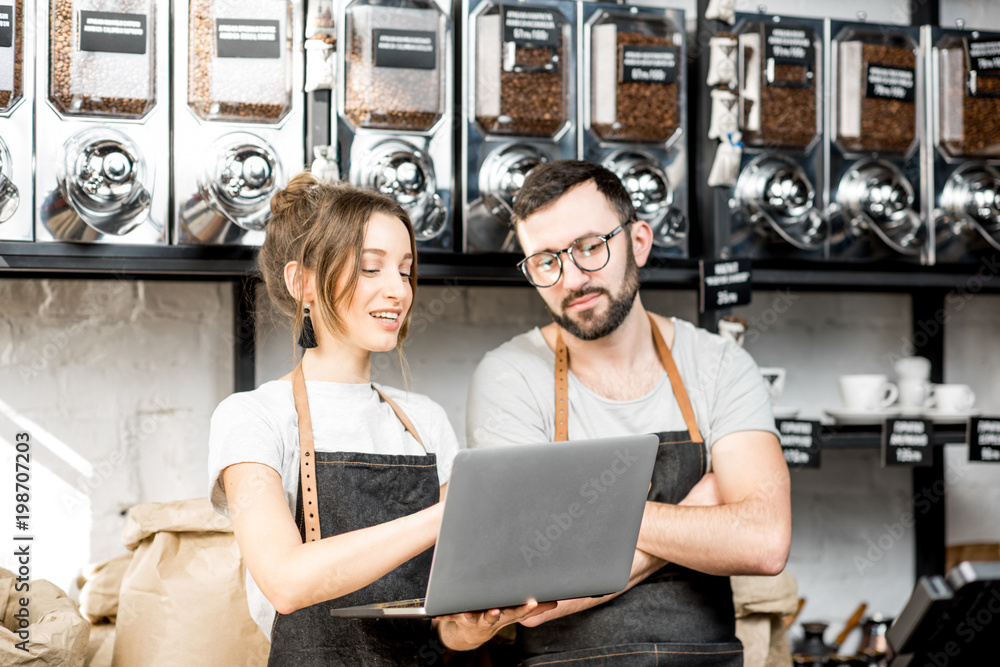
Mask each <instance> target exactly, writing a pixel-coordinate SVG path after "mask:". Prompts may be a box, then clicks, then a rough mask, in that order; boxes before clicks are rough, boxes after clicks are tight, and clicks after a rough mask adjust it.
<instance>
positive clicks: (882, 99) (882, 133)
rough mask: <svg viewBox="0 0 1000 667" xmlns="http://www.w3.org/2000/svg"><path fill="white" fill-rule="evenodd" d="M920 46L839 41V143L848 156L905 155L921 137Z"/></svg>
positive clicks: (896, 41) (902, 39) (900, 40)
mask: <svg viewBox="0 0 1000 667" xmlns="http://www.w3.org/2000/svg"><path fill="white" fill-rule="evenodd" d="M916 63H917V56H916V45H915V44H911V43H909V41H908V40H907V39H906V38H905V37H900V38H898V39H894V40H891V41H890V42H889V43H873V42H866V41H862V40H861V39H857V40H843V41H841V42H840V58H839V60H838V69H839V72H838V73H837V80H838V84H839V88H838V91H837V92H838V98H837V99H838V102H837V106H838V110H839V111H838V123H837V143H838V144H839V145H840V146H841V148H842V149H843V150H846V151H863V152H872V151H878V152H886V153H905V152H906V151H907V149H909V148H910V147H911V146H913V143H914V139H915V138H916V134H917V103H916Z"/></svg>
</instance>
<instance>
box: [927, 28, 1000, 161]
mask: <svg viewBox="0 0 1000 667" xmlns="http://www.w3.org/2000/svg"><path fill="white" fill-rule="evenodd" d="M975 42H978V43H979V45H978V46H977V45H976V43H975ZM970 49H973V52H972V53H970ZM980 49H981V50H982V53H983V54H984V58H986V59H989V60H992V61H994V62H995V63H996V64H997V65H996V69H993V68H983V69H979V71H973V70H971V69H970V62H971V61H972V59H973V58H975V59H976V61H977V62H980V58H979V57H978V56H979V53H978V51H979V50H980ZM994 54H996V55H994ZM998 56H1000V35H996V34H994V35H992V36H991V37H990V38H985V37H984V38H983V39H982V40H975V41H967V39H966V38H961V37H950V38H946V39H945V40H944V41H943V42H942V43H941V45H940V46H939V49H938V71H939V75H940V78H939V81H938V86H939V99H940V105H941V106H940V109H939V114H938V116H939V119H940V121H939V122H940V133H939V134H940V141H941V147H942V148H943V149H944V150H945V151H946V152H947V153H948V154H949V155H953V156H956V157H958V156H962V157H994V158H995V157H1000V57H998ZM973 74H974V75H975V76H973Z"/></svg>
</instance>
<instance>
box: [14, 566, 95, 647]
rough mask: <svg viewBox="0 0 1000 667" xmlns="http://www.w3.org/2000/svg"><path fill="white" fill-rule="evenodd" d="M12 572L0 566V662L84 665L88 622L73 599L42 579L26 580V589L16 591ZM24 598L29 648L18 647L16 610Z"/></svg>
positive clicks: (88, 629)
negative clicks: (27, 587)
mask: <svg viewBox="0 0 1000 667" xmlns="http://www.w3.org/2000/svg"><path fill="white" fill-rule="evenodd" d="M15 584H17V580H16V578H15V575H14V574H13V573H12V572H8V571H7V570H4V569H2V568H0V624H2V627H0V665H4V666H5V667H6V666H9V667H17V666H18V665H26V666H27V665H31V667H83V663H84V660H85V659H86V657H87V644H88V641H89V638H90V623H88V622H87V619H85V618H84V617H83V616H82V615H81V614H80V612H79V610H78V609H77V607H76V603H75V602H73V601H72V600H71V599H69V598H68V597H67V596H66V594H65V593H64V592H63V591H62V590H61V589H60V588H59V587H58V586H56V585H55V584H52V583H50V582H48V581H45V580H44V579H35V580H34V581H29V582H28V586H29V590H28V591H17V590H15V588H14V586H15ZM22 597H23V598H27V599H28V601H29V603H28V620H29V624H28V626H27V628H23V629H24V630H26V631H27V633H28V644H27V647H28V651H27V652H25V651H22V650H20V649H19V648H17V644H18V643H20V642H22V641H23V639H24V638H23V637H21V636H19V635H18V632H19V631H20V630H22V628H21V627H20V619H19V617H18V616H17V614H19V613H20V610H21V608H22V607H21V598H22Z"/></svg>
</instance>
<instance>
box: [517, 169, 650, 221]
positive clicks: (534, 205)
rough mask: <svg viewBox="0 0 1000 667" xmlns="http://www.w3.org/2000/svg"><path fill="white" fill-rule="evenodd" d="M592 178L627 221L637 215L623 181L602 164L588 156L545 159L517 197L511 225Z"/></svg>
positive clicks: (530, 175) (525, 182)
mask: <svg viewBox="0 0 1000 667" xmlns="http://www.w3.org/2000/svg"><path fill="white" fill-rule="evenodd" d="M587 181H593V182H594V185H596V186H597V191H598V192H600V193H601V194H602V195H604V196H605V197H606V198H607V200H608V202H609V203H610V204H611V207H612V208H613V209H614V210H615V212H616V213H617V214H618V220H619V221H620V222H621V224H623V225H625V224H628V223H629V222H631V221H632V220H634V219H635V207H634V206H633V205H632V199H631V197H629V196H628V192H626V191H625V187H624V186H623V185H622V182H621V181H620V180H619V179H618V177H617V176H615V175H614V174H613V173H611V172H610V171H608V170H607V169H605V168H604V167H602V166H601V165H599V164H595V163H593V162H587V161H585V160H556V161H554V162H543V163H542V164H540V165H538V166H537V167H535V168H534V169H532V170H531V173H529V174H528V177H527V178H526V179H524V185H522V186H521V190H520V191H519V192H518V193H517V197H515V198H514V216H513V217H512V218H511V225H514V226H516V225H517V223H519V222H521V221H523V220H524V219H525V218H527V217H528V216H530V215H532V214H533V213H535V212H536V211H539V210H541V209H543V208H545V207H546V206H548V205H550V204H551V203H552V202H554V201H555V200H557V199H559V198H560V197H562V196H563V195H564V194H566V192H568V191H569V190H570V189H572V188H574V187H576V186H577V185H580V184H581V183H586V182H587Z"/></svg>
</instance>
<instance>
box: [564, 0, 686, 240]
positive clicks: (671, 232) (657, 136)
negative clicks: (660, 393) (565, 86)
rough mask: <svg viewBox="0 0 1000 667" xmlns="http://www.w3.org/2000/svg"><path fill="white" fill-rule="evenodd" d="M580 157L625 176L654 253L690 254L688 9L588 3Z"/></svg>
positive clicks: (651, 3) (582, 31) (582, 30)
mask: <svg viewBox="0 0 1000 667" xmlns="http://www.w3.org/2000/svg"><path fill="white" fill-rule="evenodd" d="M578 40H579V44H580V45H581V54H582V55H581V58H580V67H579V71H580V81H579V85H580V104H579V105H578V106H579V108H578V112H577V117H578V119H579V120H578V124H579V128H580V131H579V139H578V141H579V154H580V155H581V156H583V158H584V159H585V160H590V161H592V162H598V163H600V164H602V165H604V166H605V167H606V168H607V169H609V170H610V171H612V172H614V173H615V174H616V175H617V176H618V178H619V179H621V181H622V185H624V186H625V189H626V191H628V193H629V195H630V196H631V198H632V203H633V204H634V205H635V211H636V217H637V218H638V219H639V220H643V221H645V222H647V223H649V226H650V227H651V228H652V229H653V254H654V255H658V256H663V257H686V256H687V255H688V226H689V222H688V220H689V218H688V185H687V103H686V101H687V90H686V89H687V59H686V58H685V57H684V53H685V30H684V12H683V11H681V10H677V9H668V8H666V7H665V6H664V5H663V3H662V2H659V1H657V0H648V2H632V3H629V4H628V5H621V4H617V3H611V2H583V3H581V4H580V14H579V37H578Z"/></svg>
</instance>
